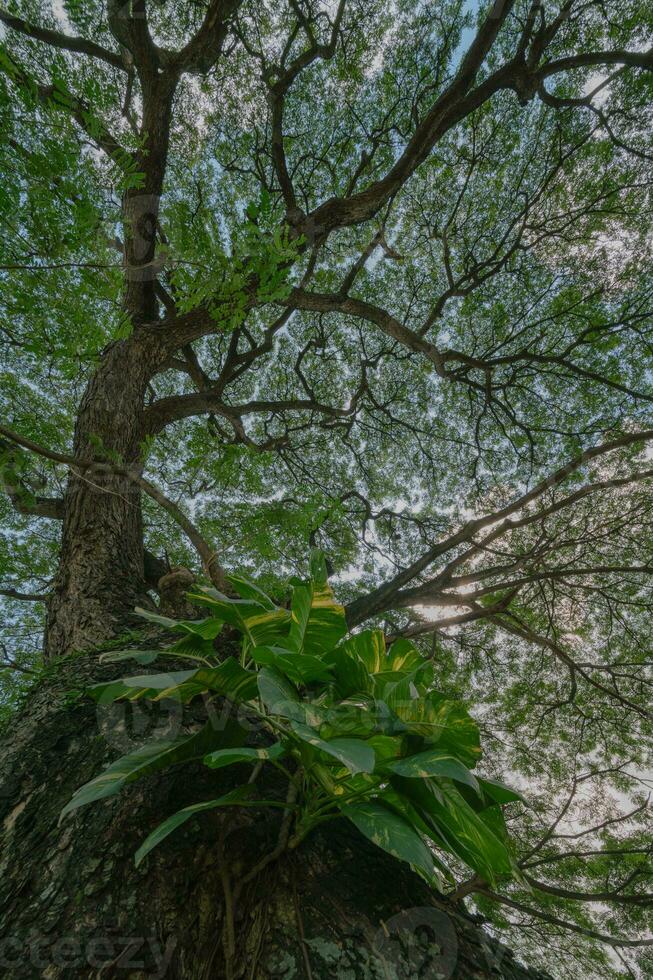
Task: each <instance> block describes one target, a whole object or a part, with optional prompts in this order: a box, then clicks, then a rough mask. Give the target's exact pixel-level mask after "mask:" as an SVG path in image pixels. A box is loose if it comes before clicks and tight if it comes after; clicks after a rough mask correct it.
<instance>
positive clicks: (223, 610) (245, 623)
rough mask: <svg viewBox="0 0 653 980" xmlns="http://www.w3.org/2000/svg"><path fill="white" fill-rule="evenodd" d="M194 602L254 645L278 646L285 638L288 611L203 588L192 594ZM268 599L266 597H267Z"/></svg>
mask: <svg viewBox="0 0 653 980" xmlns="http://www.w3.org/2000/svg"><path fill="white" fill-rule="evenodd" d="M189 598H190V599H192V600H193V602H199V603H201V604H203V605H205V606H209V607H210V608H211V609H212V610H213V613H214V615H215V616H217V617H218V618H219V619H222V620H224V622H225V623H228V624H229V625H230V626H233V627H234V628H235V629H237V630H239V631H240V632H241V633H244V634H245V636H246V637H247V638H248V639H249V640H251V642H252V643H253V644H256V645H261V646H264V645H266V644H268V643H271V644H273V645H274V644H275V643H276V642H278V641H279V639H281V638H282V637H283V636H284V635H285V627H286V626H287V624H288V623H289V621H290V613H289V612H288V610H287V609H278V608H277V607H276V606H273V608H272V609H270V608H268V607H267V606H266V605H265V604H264V602H259V601H258V600H254V599H231V598H229V596H226V595H223V593H222V592H218V591H217V589H212V588H208V587H202V589H201V592H193V593H189ZM266 598H267V597H266Z"/></svg>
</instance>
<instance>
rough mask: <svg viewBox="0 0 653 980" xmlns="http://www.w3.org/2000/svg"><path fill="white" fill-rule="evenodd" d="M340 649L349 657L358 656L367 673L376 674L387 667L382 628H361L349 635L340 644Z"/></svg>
mask: <svg viewBox="0 0 653 980" xmlns="http://www.w3.org/2000/svg"><path fill="white" fill-rule="evenodd" d="M341 649H342V650H344V651H345V653H346V654H347V655H348V656H349V657H358V659H359V660H360V661H361V662H362V663H363V664H364V666H365V669H366V670H367V672H368V674H378V673H379V671H381V670H386V669H387V659H388V658H387V657H386V653H385V636H384V635H383V631H382V630H363V632H362V633H356V634H354V636H350V637H349V639H348V640H345V642H344V643H343V644H342V647H341Z"/></svg>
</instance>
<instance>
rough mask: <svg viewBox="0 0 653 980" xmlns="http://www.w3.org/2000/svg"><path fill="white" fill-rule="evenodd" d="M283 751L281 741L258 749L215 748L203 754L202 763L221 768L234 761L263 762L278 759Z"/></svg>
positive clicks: (213, 767) (212, 767)
mask: <svg viewBox="0 0 653 980" xmlns="http://www.w3.org/2000/svg"><path fill="white" fill-rule="evenodd" d="M284 753H285V749H284V747H283V745H282V744H281V742H275V743H274V745H269V746H265V747H261V748H260V749H249V748H236V749H216V751H215V752H209V754H208V755H205V756H204V765H205V766H208V767H209V769H222V768H223V767H224V766H231V765H234V763H236V762H265V761H268V760H270V759H280V758H281V757H282V756H283V755H284Z"/></svg>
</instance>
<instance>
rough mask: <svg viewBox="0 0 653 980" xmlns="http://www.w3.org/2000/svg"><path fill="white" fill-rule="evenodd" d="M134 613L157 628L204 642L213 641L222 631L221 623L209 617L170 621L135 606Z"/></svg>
mask: <svg viewBox="0 0 653 980" xmlns="http://www.w3.org/2000/svg"><path fill="white" fill-rule="evenodd" d="M134 612H135V613H136V614H137V615H138V616H140V617H141V618H142V619H147V620H148V622H150V623H156V625H157V626H164V627H165V628H166V629H169V630H172V631H173V632H174V633H185V634H189V633H190V634H191V635H194V636H200V637H201V638H202V639H204V640H214V639H215V637H216V636H217V635H218V633H219V632H220V630H221V629H222V621H221V620H220V619H216V618H214V617H213V616H210V617H209V618H208V619H197V620H195V619H170V617H169V616H160V615H159V614H158V613H153V612H150V610H149V609H141V608H140V606H137V607H136V609H135V610H134Z"/></svg>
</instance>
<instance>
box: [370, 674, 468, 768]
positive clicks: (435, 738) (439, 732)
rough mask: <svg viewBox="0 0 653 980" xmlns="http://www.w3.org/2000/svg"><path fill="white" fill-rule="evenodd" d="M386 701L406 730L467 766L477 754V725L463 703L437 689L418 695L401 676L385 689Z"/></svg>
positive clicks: (411, 684)
mask: <svg viewBox="0 0 653 980" xmlns="http://www.w3.org/2000/svg"><path fill="white" fill-rule="evenodd" d="M385 697H386V700H387V703H388V705H389V706H390V708H391V709H392V711H393V712H394V713H395V714H396V716H397V717H398V718H399V719H400V720H401V721H402V722H403V724H404V725H405V726H406V728H407V729H408V731H411V732H415V734H417V735H421V736H422V738H424V739H426V740H427V741H428V742H431V743H435V744H437V746H438V748H439V749H442V750H443V751H444V752H447V753H449V754H451V755H453V756H454V757H456V758H458V759H460V761H461V762H463V763H464V764H465V765H466V766H469V767H470V768H471V767H473V766H475V765H476V763H477V762H478V760H479V758H480V755H481V743H480V733H479V729H478V725H477V724H476V722H475V721H474V719H473V718H472V717H471V716H470V714H469V712H468V711H467V709H466V708H465V707H464V705H462V704H460V702H458V701H450V700H448V699H447V698H445V697H444V696H443V695H441V694H438V693H437V692H433V691H432V692H429V693H428V694H426V695H420V694H419V693H418V691H417V689H416V688H415V687H414V685H413V683H412V681H409V680H408V679H405V680H403V681H399V682H398V683H397V684H395V685H392V686H391V687H390V686H389V687H388V689H387V690H386V692H385Z"/></svg>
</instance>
